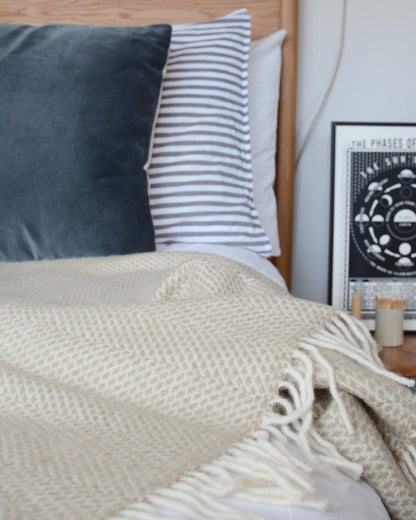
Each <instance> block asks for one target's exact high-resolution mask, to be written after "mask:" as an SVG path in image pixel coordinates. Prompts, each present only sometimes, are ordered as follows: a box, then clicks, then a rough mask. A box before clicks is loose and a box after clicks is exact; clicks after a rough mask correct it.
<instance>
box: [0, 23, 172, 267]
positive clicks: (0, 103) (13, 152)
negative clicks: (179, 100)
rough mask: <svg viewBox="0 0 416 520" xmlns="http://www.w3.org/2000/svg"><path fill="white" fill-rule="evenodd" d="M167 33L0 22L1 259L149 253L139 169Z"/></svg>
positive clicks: (165, 29) (166, 29)
mask: <svg viewBox="0 0 416 520" xmlns="http://www.w3.org/2000/svg"><path fill="white" fill-rule="evenodd" d="M170 34H171V27H170V26H168V25H155V26H148V27H142V28H127V27H124V28H122V27H89V26H71V25H68V26H65V25H53V26H44V27H32V26H18V25H8V24H0V259H1V260H8V261H21V260H31V259H34V260H39V259H46V258H66V257H73V256H101V255H110V254H126V253H132V252H142V251H151V250H154V231H153V225H152V220H151V215H150V210H149V201H148V194H147V176H146V171H145V167H146V163H147V161H148V155H149V149H150V148H149V147H150V143H151V135H152V128H153V121H154V117H155V113H156V109H157V106H158V100H159V91H160V86H161V81H162V76H163V71H164V67H165V63H166V58H167V52H168V48H169V43H170Z"/></svg>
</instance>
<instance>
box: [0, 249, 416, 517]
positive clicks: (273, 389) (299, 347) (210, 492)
mask: <svg viewBox="0 0 416 520" xmlns="http://www.w3.org/2000/svg"><path fill="white" fill-rule="evenodd" d="M0 313H1V314H0V320H1V321H0V328H1V331H0V334H1V358H2V368H1V388H0V396H1V397H0V399H1V406H2V425H1V437H2V450H3V454H2V465H3V467H2V470H1V471H2V474H1V483H0V485H1V488H2V495H3V496H2V500H3V516H2V518H3V519H4V520H9V519H30V520H38V519H59V520H64V519H71V520H72V519H76V520H82V519H86V520H96V519H104V518H110V517H111V518H144V519H146V518H149V519H150V518H159V515H161V514H162V513H163V511H164V510H166V509H167V510H171V511H176V512H177V513H180V514H181V515H182V516H184V517H186V518H191V519H192V518H208V519H226V518H227V519H231V518H237V519H238V518H242V513H241V512H238V513H236V512H233V511H232V510H231V509H229V508H228V507H226V506H225V505H223V504H222V502H221V501H220V500H218V499H217V498H216V497H220V496H222V495H224V494H233V496H236V497H241V498H244V499H246V500H258V501H260V502H268V501H270V502H275V503H277V504H294V505H297V504H299V505H306V506H310V507H315V508H318V509H325V507H327V506H328V504H327V503H326V502H325V500H323V499H322V498H320V497H319V496H317V494H316V492H315V489H314V486H313V479H312V478H311V475H310V470H311V468H320V469H321V470H322V469H324V471H326V472H334V473H335V472H337V473H338V472H339V470H341V471H344V472H346V473H347V474H349V475H353V476H354V477H356V478H358V476H359V475H360V473H361V471H362V476H363V477H364V478H365V479H367V480H368V481H369V482H370V483H371V484H372V485H373V486H374V487H375V489H376V490H377V491H378V493H379V494H380V496H381V497H382V499H383V501H384V503H385V505H386V507H387V508H388V510H389V512H390V514H391V516H392V518H394V519H403V520H404V519H406V520H410V519H415V518H416V498H415V497H416V463H415V461H416V450H415V444H414V436H415V431H416V413H415V412H416V408H415V397H414V395H413V394H412V393H411V392H410V391H409V389H408V388H406V387H405V386H403V385H404V384H406V383H405V382H404V381H403V380H402V379H401V378H399V377H398V376H395V375H393V374H389V373H387V372H386V371H385V370H384V369H383V367H382V364H381V363H380V361H379V360H378V357H377V353H376V350H375V347H374V343H373V342H372V340H371V337H370V336H369V334H368V333H367V332H366V330H365V329H364V328H363V327H362V326H361V324H360V323H359V322H357V321H355V320H352V319H350V318H349V317H348V316H346V315H344V314H342V313H339V312H336V311H335V310H333V309H331V308H330V307H327V306H323V305H318V304H312V303H310V302H306V301H301V300H299V299H295V298H293V297H291V296H290V295H289V294H287V293H286V292H285V291H283V290H282V289H280V288H278V287H277V286H276V285H275V284H273V282H271V281H269V280H268V279H266V278H264V277H262V276H261V275H258V274H256V273H254V272H253V271H251V270H250V269H249V268H246V267H244V266H242V265H240V264H238V263H236V262H233V261H231V260H226V259H222V258H220V257H216V256H212V255H201V254H196V253H155V254H142V255H131V256H125V257H110V258H98V259H96V258H88V259H75V260H59V261H43V262H29V263H20V264H19V263H11V264H7V263H6V264H2V265H1V266H0ZM400 382H401V383H402V384H399V383H400ZM408 384H409V385H410V382H409V383H408ZM287 439H290V440H291V442H292V443H293V442H294V443H295V444H297V445H298V447H299V448H300V450H301V451H302V452H303V462H302V461H300V460H299V459H298V458H296V457H295V456H294V455H292V454H291V451H290V450H289V449H288V448H287V446H286V441H287ZM305 460H306V462H305ZM266 461H269V462H266Z"/></svg>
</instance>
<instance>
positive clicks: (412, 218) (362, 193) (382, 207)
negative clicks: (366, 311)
mask: <svg viewBox="0 0 416 520" xmlns="http://www.w3.org/2000/svg"><path fill="white" fill-rule="evenodd" d="M352 155H355V154H352ZM363 155H365V154H359V155H358V154H357V158H356V160H355V162H354V160H353V163H352V168H353V173H354V175H353V177H355V179H358V181H356V182H355V184H354V185H353V186H352V189H353V197H352V199H351V212H352V218H351V229H350V238H351V240H352V242H353V244H354V245H355V248H356V250H357V252H358V254H359V256H360V257H361V262H362V261H363V260H364V262H365V263H367V264H368V265H369V266H371V267H372V268H373V269H375V270H376V271H377V272H379V274H380V275H383V276H393V277H394V276H414V275H415V274H416V156H415V154H414V153H406V154H398V155H397V156H394V155H392V154H388V153H372V154H368V156H367V157H366V160H365V161H363V159H362V157H363ZM354 170H355V171H354Z"/></svg>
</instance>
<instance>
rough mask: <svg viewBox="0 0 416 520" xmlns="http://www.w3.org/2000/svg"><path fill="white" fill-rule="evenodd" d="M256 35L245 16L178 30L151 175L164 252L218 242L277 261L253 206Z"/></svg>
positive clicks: (154, 212) (159, 244)
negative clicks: (251, 91) (251, 101)
mask: <svg viewBox="0 0 416 520" xmlns="http://www.w3.org/2000/svg"><path fill="white" fill-rule="evenodd" d="M250 30H251V23H250V17H249V14H248V12H247V10H245V9H243V10H240V11H237V12H235V13H232V14H230V15H228V16H225V17H223V18H220V19H217V20H213V21H210V22H203V23H196V24H187V25H181V26H178V25H176V26H173V28H172V40H171V46H170V51H169V57H168V63H167V68H166V74H165V76H164V80H163V85H162V93H161V102H160V108H159V115H158V119H157V122H156V128H155V133H154V140H153V151H152V159H151V162H150V167H149V171H148V175H149V192H150V208H151V212H152V217H153V223H154V227H155V237H156V249H157V250H161V249H163V248H164V247H166V246H168V245H170V244H174V243H188V244H189V243H197V244H200V243H211V244H214V243H215V244H222V245H230V246H238V247H242V248H246V249H249V250H251V251H254V252H256V253H258V254H260V255H262V256H270V254H271V244H270V241H269V239H268V237H267V235H266V234H265V232H264V231H263V228H262V226H261V224H260V220H259V217H258V212H257V209H256V207H255V204H254V200H253V180H252V171H251V146H250V128H249V114H248V59H249V48H250Z"/></svg>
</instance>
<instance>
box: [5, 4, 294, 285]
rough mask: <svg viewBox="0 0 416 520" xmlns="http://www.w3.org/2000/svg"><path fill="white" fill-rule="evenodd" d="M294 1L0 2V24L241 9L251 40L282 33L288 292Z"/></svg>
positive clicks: (201, 15)
mask: <svg viewBox="0 0 416 520" xmlns="http://www.w3.org/2000/svg"><path fill="white" fill-rule="evenodd" d="M297 4H298V2H297V0H246V1H243V2H242V1H241V0H1V2H0V21H1V22H3V23H18V24H31V25H44V24H50V23H73V24H88V25H116V26H117V25H121V26H134V25H146V24H149V23H161V22H166V23H171V24H178V23H188V22H198V21H204V20H209V19H211V18H215V17H218V16H223V15H226V14H228V13H230V12H232V11H235V10H237V9H241V8H243V7H245V8H247V9H248V11H249V12H250V15H251V18H252V38H253V39H259V38H262V37H264V36H267V35H268V34H270V33H272V32H274V31H276V30H277V29H280V28H284V29H286V30H287V32H288V35H287V37H286V39H285V43H284V46H283V67H282V79H281V86H280V108H279V131H278V137H277V139H278V141H277V158H276V164H277V178H276V194H277V201H278V208H279V236H280V242H281V247H282V254H281V256H280V257H278V258H273V259H272V261H273V263H274V264H275V265H276V267H277V268H278V269H279V271H280V272H281V274H282V276H283V277H284V279H285V281H286V283H287V284H288V286H289V287H290V273H291V250H292V213H293V182H294V155H295V106H296V57H297V16H298V10H297Z"/></svg>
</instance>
